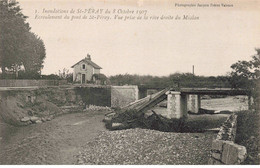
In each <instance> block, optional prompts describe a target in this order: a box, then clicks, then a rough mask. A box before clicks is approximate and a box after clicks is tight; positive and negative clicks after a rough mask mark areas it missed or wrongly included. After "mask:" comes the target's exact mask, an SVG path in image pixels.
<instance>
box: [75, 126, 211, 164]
mask: <svg viewBox="0 0 260 168" xmlns="http://www.w3.org/2000/svg"><path fill="white" fill-rule="evenodd" d="M213 137H214V135H213V134H199V133H172V132H160V131H156V130H149V129H140V128H135V129H127V130H117V131H104V132H101V133H100V134H99V135H98V136H97V137H96V138H95V139H94V140H93V141H90V142H88V143H87V144H86V146H84V147H83V150H81V151H80V152H79V154H78V155H76V159H77V162H76V164H87V165H92V164H94V165H99V164H102V165H113V164H117V165H136V164H138V165H144V164H145V165H148V164H149V165H151V164H157V165H159V164H160V165H161V164H185V165H187V164H207V161H208V157H209V154H210V153H209V150H210V147H211V141H212V138H213Z"/></svg>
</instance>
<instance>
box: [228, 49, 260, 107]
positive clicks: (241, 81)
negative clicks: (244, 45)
mask: <svg viewBox="0 0 260 168" xmlns="http://www.w3.org/2000/svg"><path fill="white" fill-rule="evenodd" d="M255 50H256V52H257V54H255V55H253V56H252V59H251V60H250V61H238V62H236V63H234V64H232V65H231V68H232V69H233V71H232V72H231V73H230V78H229V81H230V83H231V86H232V87H233V88H244V89H248V90H250V91H251V96H252V97H253V98H254V100H255V101H254V103H255V104H254V109H256V110H257V108H258V105H257V102H258V99H259V96H258V90H259V88H258V86H259V82H260V69H259V67H260V48H257V49H255Z"/></svg>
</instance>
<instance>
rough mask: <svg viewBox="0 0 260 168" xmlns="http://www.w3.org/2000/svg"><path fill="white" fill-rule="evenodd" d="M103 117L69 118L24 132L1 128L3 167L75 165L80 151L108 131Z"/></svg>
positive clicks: (2, 125) (46, 123)
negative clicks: (15, 165)
mask: <svg viewBox="0 0 260 168" xmlns="http://www.w3.org/2000/svg"><path fill="white" fill-rule="evenodd" d="M103 116H104V115H103V114H94V113H93V112H92V113H91V112H89V113H74V114H67V115H63V116H60V117H57V118H55V119H53V120H52V121H49V122H45V123H42V124H37V125H30V126H26V127H20V128H17V127H12V126H8V125H4V124H1V128H2V130H0V131H1V134H0V136H1V139H0V164H26V165H28V164H59V165H60V164H75V163H76V158H75V155H77V154H78V152H79V151H80V148H81V147H82V146H83V145H84V144H86V143H87V142H89V141H91V140H93V139H94V138H95V137H96V136H97V135H98V134H99V133H100V131H106V129H105V127H104V124H103V123H102V119H103ZM3 128H4V129H3Z"/></svg>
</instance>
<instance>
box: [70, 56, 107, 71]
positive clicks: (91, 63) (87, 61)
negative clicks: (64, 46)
mask: <svg viewBox="0 0 260 168" xmlns="http://www.w3.org/2000/svg"><path fill="white" fill-rule="evenodd" d="M81 62H86V63H88V64H90V65H92V66H93V67H94V68H96V69H102V68H101V67H100V66H98V65H97V64H96V63H94V62H92V61H91V59H90V58H84V59H82V60H80V61H79V62H77V63H76V64H74V65H72V66H71V68H74V66H76V65H78V64H79V63H81Z"/></svg>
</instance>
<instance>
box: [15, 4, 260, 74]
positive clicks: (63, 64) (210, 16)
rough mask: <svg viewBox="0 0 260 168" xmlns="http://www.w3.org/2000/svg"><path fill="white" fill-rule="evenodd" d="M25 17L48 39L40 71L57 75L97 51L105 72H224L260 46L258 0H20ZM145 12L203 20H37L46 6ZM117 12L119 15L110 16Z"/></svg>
mask: <svg viewBox="0 0 260 168" xmlns="http://www.w3.org/2000/svg"><path fill="white" fill-rule="evenodd" d="M17 1H18V2H19V3H20V6H21V8H22V9H23V13H24V15H26V16H29V18H28V19H27V22H29V24H30V26H31V27H32V29H31V30H32V32H34V33H36V34H37V35H38V36H39V37H41V39H42V40H43V41H44V44H45V47H46V59H45V60H44V68H43V70H42V74H52V73H57V72H58V71H59V70H62V69H63V68H66V69H69V70H70V72H72V71H73V69H72V68H70V67H71V66H72V65H73V64H75V63H76V62H78V61H79V60H81V59H83V58H84V57H86V56H87V54H90V55H91V59H92V61H93V62H95V63H96V64H98V65H99V66H101V67H102V70H101V73H104V74H105V75H107V76H111V75H116V74H126V73H128V74H139V75H157V76H167V75H169V74H172V73H175V72H181V73H186V72H192V65H194V66H195V74H196V75H204V76H218V75H225V74H227V72H229V71H231V69H230V66H231V64H233V63H235V62H237V61H238V60H250V57H251V56H252V55H254V54H255V50H254V49H255V48H256V47H260V31H259V30H260V29H259V28H260V19H259V16H260V12H259V11H260V10H259V6H260V4H259V2H258V1H254V0H249V1H246V2H243V1H242V0H240V1H239V0H238V1H236V2H235V1H233V2H232V0H231V1H229V4H233V7H225V8H224V7H218V8H216V7H215V8H214V7H205V8H203V7H194V8H191V7H176V6H175V4H176V3H182V4H183V3H196V4H197V3H201V4H209V3H213V2H214V3H218V4H221V3H222V2H227V1H214V0H213V1H212V0H210V1H206V0H205V1H201V0H200V1H194V0H191V1H174V0H173V1H167V0H165V1H162V0H161V1H155V0H153V1H149V2H147V1H143V0H125V1H117V0H112V1H106V0H102V1H98V0H73V1H72V0H63V1H61V0H17ZM89 8H93V9H100V8H102V9H109V10H113V9H125V10H127V9H129V10H147V16H161V15H165V16H168V15H171V16H176V15H179V16H181V17H182V16H183V15H189V16H192V15H194V16H197V17H199V19H198V20H140V21H137V20H128V21H121V20H113V19H111V20H109V21H106V20H94V21H93V20H88V19H84V20H83V19H81V20H72V21H71V20H63V19H61V20H50V19H35V15H36V14H35V12H36V10H37V15H47V14H42V13H41V12H42V11H43V9H46V10H54V9H57V10H58V9H63V10H71V9H75V10H76V9H89ZM111 16H113V15H111Z"/></svg>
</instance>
